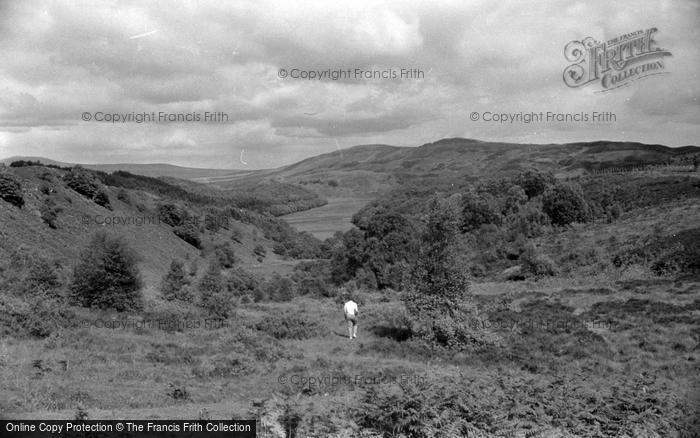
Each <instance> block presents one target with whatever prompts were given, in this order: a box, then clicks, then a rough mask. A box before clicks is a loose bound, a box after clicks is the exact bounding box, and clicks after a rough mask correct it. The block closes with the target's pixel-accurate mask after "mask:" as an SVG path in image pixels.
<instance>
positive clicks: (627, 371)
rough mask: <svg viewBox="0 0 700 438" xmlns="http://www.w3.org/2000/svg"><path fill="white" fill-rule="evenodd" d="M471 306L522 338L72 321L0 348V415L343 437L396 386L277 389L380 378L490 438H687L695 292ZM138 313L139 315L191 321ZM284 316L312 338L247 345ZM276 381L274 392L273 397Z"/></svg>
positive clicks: (371, 318)
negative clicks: (417, 386) (533, 323)
mask: <svg viewBox="0 0 700 438" xmlns="http://www.w3.org/2000/svg"><path fill="white" fill-rule="evenodd" d="M699 209H700V206H698V204H697V202H695V201H686V202H674V203H666V204H663V205H657V206H651V207H646V208H644V209H641V210H638V211H636V212H634V213H628V214H626V215H625V216H623V218H622V219H621V221H619V222H617V223H613V224H606V223H591V224H586V225H583V226H581V227H580V228H577V229H574V230H570V231H565V232H563V233H559V234H556V235H553V236H549V237H548V238H544V239H543V240H542V241H541V242H540V244H541V245H542V246H543V247H544V248H548V247H550V246H552V247H553V248H555V250H556V251H559V249H556V248H558V247H559V245H563V246H571V249H572V250H574V251H576V250H577V248H593V247H596V248H597V247H602V248H603V249H605V248H607V246H606V245H607V243H606V242H609V236H612V235H615V236H616V237H617V239H618V241H627V240H634V239H635V238H636V237H637V236H638V235H642V234H645V233H649V232H651V230H652V229H653V228H654V227H663V228H664V229H665V230H666V231H668V232H674V231H675V230H680V229H684V228H687V227H689V226H696V224H695V221H696V219H697V217H698V213H700V210H699ZM472 291H473V293H474V294H475V298H474V299H473V300H474V301H475V302H476V303H480V305H482V306H484V311H483V312H482V314H481V317H482V318H483V320H482V321H481V322H480V324H481V325H478V327H479V329H481V330H486V328H485V326H486V324H485V323H484V322H483V321H485V320H489V321H491V323H490V324H489V325H490V326H492V325H493V326H494V327H495V322H496V321H499V320H505V321H513V320H515V321H518V323H519V324H521V328H519V329H512V328H510V327H508V328H503V327H501V328H499V329H493V330H491V331H492V332H493V333H494V336H496V337H498V338H499V339H500V345H501V347H499V348H498V349H497V350H488V349H487V350H483V351H475V352H470V353H447V352H443V353H435V352H426V351H424V350H422V349H421V348H420V347H419V346H416V345H414V344H412V343H407V342H400V341H398V340H396V339H395V338H393V337H392V336H391V335H392V333H394V334H395V332H394V331H392V329H391V328H390V326H391V324H390V322H389V320H390V317H389V316H390V315H392V314H393V313H394V312H396V311H397V309H398V308H399V307H400V304H399V301H398V296H397V295H394V294H390V295H380V294H364V295H363V296H362V297H361V306H360V307H361V311H362V319H361V326H360V330H359V334H360V337H359V338H358V339H357V340H355V341H349V340H347V339H346V338H344V326H343V322H342V319H341V315H340V303H339V302H336V301H334V300H332V299H324V300H314V299H309V298H297V299H295V300H294V301H293V302H292V303H290V304H275V303H270V304H248V305H241V307H240V309H239V312H238V314H237V316H236V317H233V318H231V319H229V321H228V324H229V326H228V327H226V328H222V329H218V330H208V329H203V328H199V329H184V330H182V331H181V332H178V331H174V332H173V331H167V330H160V329H156V328H153V329H136V328H129V329H119V330H110V329H105V328H97V327H94V326H92V325H93V324H94V321H95V319H102V320H109V319H111V318H112V317H114V316H117V315H113V314H111V313H109V312H105V313H92V312H87V311H81V313H80V314H81V316H80V318H79V319H78V320H77V321H76V324H77V325H78V326H81V325H82V324H86V325H87V326H88V327H78V328H75V329H68V330H66V331H63V332H62V333H60V334H58V335H55V336H52V337H50V338H48V339H45V340H13V339H5V340H2V341H0V352H1V353H2V361H0V365H1V366H0V380H2V381H3V382H4V389H3V392H4V395H5V396H4V397H3V398H2V404H0V412H5V413H6V414H5V415H11V416H12V417H17V418H19V417H21V418H72V416H73V415H74V413H75V410H76V409H77V407H78V406H79V405H81V406H84V407H86V408H87V411H88V413H89V415H90V417H91V418H105V419H107V418H127V417H128V418H164V419H168V418H198V417H202V416H203V417H207V416H209V417H211V418H230V417H231V416H235V417H238V418H242V417H251V416H253V415H255V416H259V415H263V416H264V419H265V422H266V424H268V425H272V426H278V424H277V423H276V422H275V421H274V419H275V417H279V415H280V414H281V413H282V412H283V411H285V410H289V409H293V410H294V412H297V413H299V415H301V416H302V417H303V418H305V421H311V420H310V419H311V418H312V417H314V418H316V420H315V421H316V422H317V424H318V425H319V427H324V428H325V429H323V430H325V431H326V433H325V435H326V436H331V433H330V432H329V431H331V430H333V431H334V432H333V433H335V435H334V436H356V435H357V425H356V424H355V423H354V421H353V420H354V419H357V418H358V417H359V414H358V413H357V412H360V413H361V412H362V411H355V410H354V408H357V407H358V406H359V404H360V401H361V399H362V397H363V395H364V394H365V392H366V391H368V390H369V389H370V388H374V389H381V390H384V389H386V390H388V389H389V388H394V389H396V388H397V387H396V386H395V385H390V384H388V385H377V384H374V383H365V384H357V385H356V384H354V383H353V384H347V383H343V384H338V385H327V384H324V385H321V386H316V387H314V386H312V385H302V384H299V385H295V384H290V383H289V381H290V380H291V379H292V378H293V377H292V376H296V378H298V377H299V376H302V377H304V376H305V377H310V376H316V377H323V376H335V377H340V376H349V378H350V379H351V380H354V379H355V376H361V377H362V378H363V379H364V378H368V377H370V378H372V377H377V376H381V375H383V376H393V377H395V378H400V377H401V376H408V377H409V378H425V379H427V382H429V384H430V385H431V387H435V385H441V384H448V385H455V384H456V385H457V387H461V386H464V387H465V388H466V389H468V391H467V393H468V394H469V398H468V399H467V400H465V403H468V404H469V406H471V408H470V409H473V410H475V413H479V415H483V416H484V417H483V418H486V419H488V418H491V419H492V420H488V421H487V420H484V421H486V423H489V421H491V423H489V424H492V433H493V432H495V431H501V432H502V433H504V434H506V436H520V435H517V434H516V431H520V432H519V433H524V430H529V431H530V434H531V435H530V436H539V437H544V436H558V437H563V436H612V435H615V433H617V431H628V433H630V432H629V431H632V430H636V433H637V434H638V436H659V435H655V434H656V433H658V434H660V436H670V433H671V432H670V430H671V429H683V428H685V430H691V428H692V427H694V426H693V425H692V422H693V421H696V420H694V419H697V418H698V412H700V404H699V403H698V398H697V394H700V385H699V382H698V380H697V376H698V375H699V373H698V371H700V369H698V368H699V366H698V363H700V362H698V361H699V360H700V354H699V353H698V351H699V350H698V348H697V329H698V326H699V322H700V321H699V320H698V311H699V310H700V309H698V302H700V283H699V282H698V281H697V279H687V280H673V279H670V278H659V277H655V276H652V275H650V273H649V272H648V271H647V270H645V269H644V268H643V267H641V266H632V267H627V268H625V269H614V268H609V269H608V270H606V271H601V272H597V273H594V272H586V271H579V272H574V273H571V274H569V275H567V276H564V277H558V278H550V279H547V280H541V281H528V282H504V283H500V282H488V283H482V284H474V285H473V287H472ZM151 305H152V306H154V307H153V308H152V309H150V310H151V312H154V313H152V314H151V315H161V314H166V315H171V317H172V316H173V315H179V316H175V317H177V318H179V320H180V321H187V320H189V321H200V322H201V321H203V320H204V318H206V315H200V314H196V313H195V314H190V315H189V316H184V314H183V313H181V312H182V310H178V309H174V308H167V307H163V305H162V304H157V303H155V304H153V303H152V304H151ZM157 312H161V313H157ZM162 312H166V313H162ZM168 312H169V313H168ZM290 314H295V315H299V316H301V317H302V318H304V319H306V320H308V321H313V322H316V323H318V324H319V326H320V330H319V331H318V332H310V337H309V338H308V339H302V340H291V339H282V340H277V339H273V338H271V337H270V336H269V335H267V334H265V333H262V332H260V331H259V330H257V329H256V323H257V322H259V321H261V320H264V319H266V318H271V317H273V316H279V315H290ZM117 317H118V318H122V317H123V316H117ZM145 317H146V318H148V317H149V316H148V314H147V315H146V316H145ZM151 317H152V316H151ZM131 318H136V317H131ZM542 318H543V319H549V320H572V319H575V318H580V319H582V320H584V321H604V322H605V323H606V324H603V325H600V326H597V327H592V328H590V329H589V330H583V331H574V332H567V331H562V330H555V329H552V330H545V329H538V330H529V331H528V330H525V329H524V327H526V325H527V322H528V321H530V320H533V319H534V320H537V319H542ZM86 321H87V322H86ZM38 359H41V360H42V362H41V363H40V364H37V363H36V362H35V361H36V360H38ZM62 361H66V363H67V365H66V366H64V365H63V362H62ZM64 368H65V369H64ZM280 376H282V377H284V378H287V379H288V381H287V384H281V383H280V380H279V379H280ZM450 382H454V383H450ZM173 388H180V389H182V390H185V391H186V392H187V393H188V397H187V398H185V399H176V398H174V397H173ZM438 396H439V395H438ZM254 403H255V405H254ZM10 413H11V414H10ZM272 426H271V427H272ZM695 426H697V423H695ZM484 427H486V426H484ZM664 428H665V429H664ZM271 436H274V435H271ZM482 436H494V435H488V434H484V435H482ZM523 436H524V435H523Z"/></svg>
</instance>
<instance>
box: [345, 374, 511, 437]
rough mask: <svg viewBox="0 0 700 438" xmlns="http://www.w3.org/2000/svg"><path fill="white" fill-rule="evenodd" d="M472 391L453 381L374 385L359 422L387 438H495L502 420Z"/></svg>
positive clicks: (367, 396) (364, 397) (368, 393)
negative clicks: (472, 437) (494, 432)
mask: <svg viewBox="0 0 700 438" xmlns="http://www.w3.org/2000/svg"><path fill="white" fill-rule="evenodd" d="M469 389H470V388H469V387H468V386H465V385H460V384H457V383H456V382H455V381H454V380H452V379H450V380H447V381H438V382H433V381H427V380H420V381H417V382H410V383H408V382H407V383H406V384H394V385H371V386H369V388H367V392H366V393H365V395H364V396H363V398H362V405H361V406H362V408H361V409H358V411H357V412H358V415H359V418H358V419H357V423H358V424H359V425H360V426H361V427H363V428H368V429H372V430H376V431H378V432H380V433H382V434H383V435H382V436H387V437H388V436H402V437H410V438H418V437H458V436H459V437H471V436H474V437H477V436H491V433H489V432H493V431H494V429H495V425H496V424H498V420H497V418H496V416H495V415H494V414H493V413H491V412H490V410H489V409H485V408H484V401H483V399H480V398H478V397H475V396H474V395H473V394H470V392H469Z"/></svg>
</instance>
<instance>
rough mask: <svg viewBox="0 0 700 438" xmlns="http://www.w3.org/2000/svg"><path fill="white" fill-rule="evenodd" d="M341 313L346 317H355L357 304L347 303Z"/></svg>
mask: <svg viewBox="0 0 700 438" xmlns="http://www.w3.org/2000/svg"><path fill="white" fill-rule="evenodd" d="M343 312H345V314H346V315H352V316H355V314H356V313H357V303H356V302H354V301H352V300H350V301H348V302H347V303H345V307H343Z"/></svg>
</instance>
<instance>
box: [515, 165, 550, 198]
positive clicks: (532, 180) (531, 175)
mask: <svg viewBox="0 0 700 438" xmlns="http://www.w3.org/2000/svg"><path fill="white" fill-rule="evenodd" d="M554 182H555V179H554V175H552V173H551V172H540V171H538V170H535V169H528V170H526V171H524V172H521V173H520V174H519V175H518V176H517V177H516V178H515V183H516V184H518V185H519V186H520V187H522V188H523V190H525V194H526V195H527V197H528V198H529V199H532V198H534V197H535V196H539V195H541V194H543V193H544V192H545V190H547V188H548V187H550V186H552V185H553V184H554Z"/></svg>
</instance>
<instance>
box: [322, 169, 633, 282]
mask: <svg viewBox="0 0 700 438" xmlns="http://www.w3.org/2000/svg"><path fill="white" fill-rule="evenodd" d="M591 189H592V188H591ZM620 192H621V190H618V189H616V187H615V186H607V187H605V188H603V187H602V186H601V187H597V189H596V190H590V191H589V193H586V192H585V190H584V188H583V187H582V186H581V185H579V184H578V183H577V182H576V181H561V180H557V179H556V178H554V176H553V175H552V174H551V173H547V172H539V171H536V170H527V171H524V172H521V173H520V174H518V175H516V176H514V177H508V178H499V179H492V180H487V181H482V182H477V183H472V184H467V185H465V186H463V187H458V188H456V189H455V190H453V191H451V192H449V191H448V192H439V193H436V192H435V191H434V190H431V188H429V187H423V188H420V189H417V188H410V189H401V190H397V191H394V192H392V193H391V194H390V195H388V196H385V197H384V198H382V199H380V200H378V201H375V202H372V203H370V204H369V205H367V206H366V207H365V208H363V209H362V210H361V211H360V212H358V213H357V214H356V215H355V216H354V217H353V223H354V224H355V226H356V227H357V228H356V229H353V230H350V231H348V232H346V233H343V234H337V235H336V236H334V237H333V239H331V240H330V241H329V246H330V247H331V253H332V256H331V265H332V267H331V280H332V281H333V282H334V283H336V284H342V283H344V282H347V281H350V280H353V281H355V282H358V283H361V284H364V285H367V286H368V287H377V288H380V289H381V288H394V289H402V288H405V287H406V285H407V281H408V279H407V273H408V272H410V271H411V270H412V267H413V266H414V265H415V263H416V262H417V260H418V258H417V257H418V254H420V252H421V250H422V246H421V242H420V238H419V236H420V235H421V233H422V232H424V231H425V227H426V223H427V218H428V217H430V216H431V215H434V214H438V213H440V214H443V215H444V216H446V217H450V218H452V219H450V220H451V221H452V223H453V225H454V226H455V227H456V229H457V230H458V233H457V235H456V237H455V241H454V242H452V244H453V245H454V246H455V247H456V248H455V255H454V257H455V258H459V259H461V260H462V262H463V267H464V269H465V270H466V271H467V273H468V274H469V275H472V276H477V277H478V276H485V275H490V274H494V273H496V272H500V271H501V270H503V269H505V268H507V267H509V266H511V265H513V263H514V262H517V263H519V264H520V265H521V266H523V267H524V268H525V270H526V272H525V273H524V274H523V275H528V274H529V275H552V274H554V273H555V272H556V269H555V267H554V266H553V263H552V262H551V260H548V259H547V258H546V256H544V255H543V254H541V253H540V252H539V251H538V249H537V248H535V247H534V246H533V245H532V244H531V242H530V241H531V240H532V239H534V238H537V237H539V236H542V235H543V234H544V233H546V232H548V231H551V230H554V229H556V228H558V227H565V226H568V225H570V224H573V223H584V222H588V221H591V220H595V219H603V220H607V221H614V220H617V218H619V217H620V215H621V214H622V212H623V206H622V205H623V204H621V199H623V197H621V193H620ZM431 199H433V201H434V202H431ZM435 209H438V210H439V211H438V212H437V213H436V211H435Z"/></svg>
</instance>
